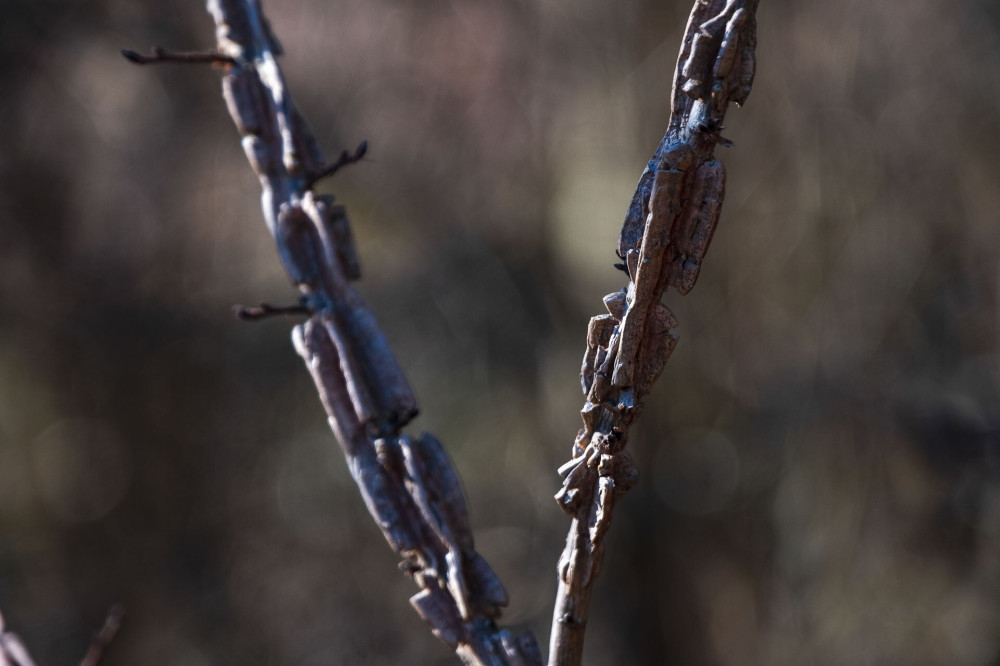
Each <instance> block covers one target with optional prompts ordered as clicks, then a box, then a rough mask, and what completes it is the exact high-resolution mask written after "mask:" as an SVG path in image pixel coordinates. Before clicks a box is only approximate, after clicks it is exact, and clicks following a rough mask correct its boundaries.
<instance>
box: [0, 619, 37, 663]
mask: <svg viewBox="0 0 1000 666" xmlns="http://www.w3.org/2000/svg"><path fill="white" fill-rule="evenodd" d="M0 666H35V662H34V661H32V659H31V655H30V654H28V649H27V648H25V647H24V643H22V642H21V639H20V638H18V637H17V635H15V634H14V633H12V632H9V631H5V630H4V622H3V615H2V614H0Z"/></svg>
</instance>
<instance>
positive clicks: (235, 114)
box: [124, 0, 542, 666]
mask: <svg viewBox="0 0 1000 666" xmlns="http://www.w3.org/2000/svg"><path fill="white" fill-rule="evenodd" d="M208 11H209V13H210V14H211V15H212V17H213V18H214V19H215V27H216V39H217V51H215V52H211V53H204V54H192V53H185V54H176V53H170V52H167V51H164V50H161V49H158V50H156V51H154V53H153V55H152V56H140V55H138V54H135V53H133V52H126V53H125V54H124V55H125V57H126V58H128V59H129V60H130V61H132V62H135V63H137V64H148V63H156V62H186V63H211V64H213V65H215V66H217V67H221V68H222V69H223V77H222V87H223V95H224V97H225V100H226V105H227V106H228V108H229V113H230V115H231V116H232V118H233V121H234V122H235V124H236V127H237V130H238V131H239V133H240V135H241V137H242V143H243V148H244V150H245V152H246V155H247V159H248V160H249V162H250V166H251V167H252V168H253V170H254V172H255V173H256V174H257V176H258V178H259V179H260V184H261V190H262V193H261V206H262V209H263V214H264V220H265V222H266V224H267V227H268V229H269V230H270V232H271V234H272V235H273V237H274V240H275V243H276V245H277V250H278V254H279V256H280V258H281V261H282V263H283V264H284V266H285V269H286V271H287V272H288V275H289V277H290V278H291V280H292V283H293V284H294V285H295V286H296V287H297V288H298V289H299V292H300V294H301V306H297V307H294V308H271V307H269V306H262V307H261V308H259V309H255V310H245V311H241V312H242V314H243V315H244V316H246V317H250V318H254V317H260V316H266V315H267V314H272V313H276V312H297V311H300V310H302V311H304V312H305V313H307V314H308V315H309V318H308V320H307V321H306V322H305V323H303V324H301V325H299V326H296V327H295V328H294V330H293V335H292V338H293V342H294V345H295V349H296V351H297V352H298V353H299V355H300V356H301V357H302V359H303V360H304V361H305V363H306V367H307V368H308V370H309V372H310V374H311V375H312V377H313V380H314V382H315V384H316V388H317V390H318V392H319V396H320V399H321V400H322V403H323V405H324V407H325V408H326V411H327V414H328V416H329V422H330V426H331V428H332V429H333V431H334V433H335V434H336V437H337V440H338V441H339V443H340V446H341V448H342V449H343V452H344V455H345V457H346V458H347V464H348V467H349V469H350V472H351V475H352V476H353V478H354V480H355V482H356V483H357V485H358V488H359V490H360V492H361V495H362V498H363V499H364V502H365V505H366V506H367V507H368V510H369V512H370V513H371V515H372V518H373V519H374V520H375V522H376V524H377V525H378V526H379V528H380V529H381V530H382V533H383V535H384V536H385V539H386V541H388V543H389V545H390V546H391V547H392V548H393V550H395V551H396V553H398V554H399V555H400V556H401V558H402V560H403V561H402V563H401V565H400V567H401V568H402V569H403V571H404V572H405V573H406V574H408V575H409V576H410V577H411V578H412V579H413V580H414V582H415V583H416V584H417V585H418V586H419V587H420V592H418V593H417V594H416V595H414V596H413V597H412V598H411V600H410V602H411V604H412V605H413V607H414V608H415V609H416V611H417V612H418V613H419V614H420V616H421V617H423V618H424V620H426V621H427V622H428V623H429V624H430V625H431V629H432V631H433V632H434V634H435V635H436V636H438V638H440V639H441V640H442V641H444V642H445V643H447V644H448V645H449V646H451V648H452V649H454V650H455V652H456V654H458V655H459V656H460V657H461V658H462V660H463V661H465V662H466V663H467V664H482V665H484V666H485V665H489V666H508V665H509V666H540V665H541V663H542V657H541V653H540V651H539V649H538V646H537V643H536V642H535V639H534V637H533V636H532V635H531V634H530V633H527V632H525V633H522V634H521V635H519V636H514V635H513V634H511V632H510V631H508V630H505V629H500V628H499V627H497V625H496V622H495V621H496V619H497V618H498V617H499V616H500V608H501V607H503V606H506V605H507V593H506V591H505V590H504V587H503V585H502V584H501V583H500V580H499V579H498V578H497V576H496V574H495V573H494V572H493V570H492V569H491V568H490V566H489V565H488V564H487V563H486V561H485V560H484V559H483V558H482V557H481V556H480V555H479V554H478V553H477V552H476V550H475V544H474V543H473V538H472V530H471V527H470V525H469V519H468V512H467V510H466V504H465V497H464V496H463V494H462V490H461V486H460V484H459V481H458V476H457V474H456V473H455V471H454V469H453V467H452V464H451V461H450V460H449V458H448V455H447V454H446V453H445V450H444V448H443V447H442V445H441V443H440V442H438V440H437V439H436V438H435V437H434V436H433V435H430V434H428V433H423V434H422V435H420V436H419V437H411V436H409V435H404V434H402V433H401V429H402V428H403V426H405V425H406V424H407V422H409V421H410V420H411V419H412V418H413V417H414V416H416V414H417V403H416V399H415V397H414V395H413V391H412V390H411V388H410V385H409V382H408V381H407V379H406V376H405V375H404V374H403V371H402V369H401V368H400V366H399V363H398V362H397V360H396V357H395V355H394V354H393V352H392V350H391V349H390V348H389V344H388V342H387V340H386V338H385V336H384V334H383V333H382V331H381V329H379V327H378V324H377V323H376V321H375V317H374V315H373V314H372V312H371V310H370V309H369V308H368V306H367V305H366V304H365V303H364V301H363V300H362V299H361V296H360V295H359V294H358V292H357V291H356V290H355V289H354V288H353V287H352V286H351V284H350V283H351V282H352V281H354V280H357V279H358V278H359V277H360V275H361V268H360V264H359V262H358V259H357V255H356V253H355V250H354V246H353V242H352V239H351V233H350V226H349V223H348V220H347V215H346V212H345V210H344V208H343V207H342V206H339V205H337V204H336V203H335V201H334V199H333V197H331V196H319V195H316V194H315V193H314V192H313V191H312V187H313V185H314V184H315V182H316V181H317V180H318V179H319V178H322V177H324V176H327V175H330V174H332V173H333V172H335V171H336V170H337V169H339V168H341V167H342V166H345V165H347V164H350V163H351V162H353V161H357V160H359V159H361V158H362V157H363V155H364V153H365V151H366V149H367V144H362V145H361V146H359V147H358V149H357V150H356V151H355V152H354V153H353V155H352V154H349V153H347V152H346V151H345V152H344V153H342V154H341V156H340V158H339V159H338V160H336V161H334V162H333V163H332V164H326V163H325V161H324V158H323V155H322V152H321V151H320V149H319V147H318V145H317V143H316V140H315V139H314V137H313V135H312V133H311V132H310V130H309V128H308V127H307V125H306V123H305V121H304V120H303V119H302V117H301V116H300V115H299V113H298V111H297V109H296V108H295V106H294V104H293V103H292V99H291V97H290V95H289V91H288V87H287V85H286V82H285V78H284V75H283V74H282V71H281V68H280V67H279V66H278V61H277V56H279V55H280V54H281V46H280V44H279V43H278V41H277V39H276V38H275V37H274V35H273V33H272V32H271V29H270V26H269V24H268V22H267V19H266V18H265V16H264V14H263V12H262V10H261V6H260V2H259V0H209V1H208Z"/></svg>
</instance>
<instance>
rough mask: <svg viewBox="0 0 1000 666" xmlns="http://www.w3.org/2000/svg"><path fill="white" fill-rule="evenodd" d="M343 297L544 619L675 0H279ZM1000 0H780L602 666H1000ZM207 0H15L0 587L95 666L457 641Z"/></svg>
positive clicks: (298, 659)
mask: <svg viewBox="0 0 1000 666" xmlns="http://www.w3.org/2000/svg"><path fill="white" fill-rule="evenodd" d="M267 6H268V8H269V9H270V14H271V16H272V20H273V24H274V27H275V30H276V32H277V34H278V35H279V37H280V38H281V39H282V40H283V41H284V43H285V46H286V49H287V51H288V55H287V56H286V57H285V58H284V60H283V63H284V66H285V72H286V75H287V76H288V78H289V82H290V85H291V88H292V91H293V94H294V95H295V96H296V99H297V101H298V102H299V104H300V106H301V107H302V109H303V112H304V114H305V115H306V117H307V118H308V119H309V120H310V122H311V123H312V125H313V127H314V129H315V130H316V133H317V136H318V138H319V139H320V141H321V143H322V144H323V146H324V147H325V148H326V149H327V151H328V154H331V155H332V154H335V153H336V152H338V151H339V150H340V149H341V148H344V147H353V146H354V145H355V144H356V143H357V142H358V141H360V140H361V139H363V138H367V139H369V140H370V142H371V151H370V157H369V159H367V160H366V161H365V162H364V163H363V164H361V165H359V166H356V167H353V168H351V169H350V170H349V171H346V172H344V173H343V174H341V175H338V176H336V178H335V179H334V181H333V182H332V183H329V184H325V185H324V186H323V188H324V189H325V190H327V191H334V192H336V194H337V195H338V197H339V199H340V200H341V201H342V202H344V203H345V204H346V205H347V206H348V208H349V211H350V213H351V215H352V219H353V222H354V226H355V232H356V235H357V237H358V242H359V246H360V250H361V253H362V256H363V268H364V269H365V280H364V282H363V283H362V284H361V288H362V291H363V292H364V294H365V296H366V297H367V298H368V299H369V300H370V302H371V303H372V305H373V306H374V308H375V310H376V312H377V313H378V315H379V318H380V320H381V322H382V324H383V325H384V327H385V329H386V331H387V333H388V335H389V337H390V339H391V340H392V342H393V344H394V345H395V347H396V349H397V351H398V353H399V355H400V357H401V360H402V361H403V364H404V366H405V367H406V368H407V370H408V372H409V374H410V376H411V378H412V381H413V383H414V384H415V387H416V389H417V391H418V394H419V396H420V399H421V402H422V407H423V416H421V418H420V419H419V421H418V422H417V423H416V424H415V425H416V427H417V428H426V429H430V430H433V431H434V432H436V433H437V434H438V435H439V436H440V437H441V439H442V440H443V441H444V442H445V443H446V445H448V446H449V448H450V450H451V451H452V452H453V455H454V457H455V460H456V463H457V465H458V467H459V469H460V471H461V473H462V475H463V478H464V480H465V484H466V487H467V489H468V492H469V498H470V503H471V508H472V513H473V519H474V524H475V525H476V527H477V540H478V544H479V545H480V547H481V550H482V551H483V553H484V554H485V555H486V556H487V558H488V559H489V561H490V562H492V563H493V564H494V565H495V567H496V569H497V570H498V571H499V572H500V574H501V576H502V578H503V579H504V581H505V582H506V583H507V585H508V588H509V590H510V593H511V598H512V604H511V607H510V609H509V611H508V612H507V614H506V616H505V617H506V620H507V621H508V622H509V623H510V624H512V625H514V626H517V627H523V626H527V627H530V628H532V629H533V630H535V631H536V633H537V635H538V636H539V637H540V639H541V640H542V641H543V642H544V641H545V640H546V637H547V633H548V622H549V614H550V612H551V604H552V598H553V593H554V588H555V574H554V572H555V562H556V558H557V556H558V552H559V550H560V548H561V544H562V540H563V537H564V534H565V529H566V527H567V521H566V519H565V518H564V516H563V515H561V514H560V513H559V511H558V509H557V508H556V506H555V503H554V502H553V501H552V499H551V497H552V494H553V493H554V491H555V490H556V487H557V484H558V479H557V477H556V475H555V469H556V467H557V466H558V465H559V464H560V463H561V462H562V461H563V460H564V459H565V457H566V456H567V454H568V452H569V447H570V444H571V442H572V439H573V436H574V434H575V433H576V430H577V427H578V423H579V422H578V418H579V417H578V415H577V410H578V409H579V408H580V405H581V395H580V392H579V387H578V380H577V376H576V373H577V370H578V366H579V360H580V358H581V356H582V353H583V346H584V335H585V330H586V324H587V319H588V317H589V316H590V315H591V314H595V313H597V312H599V311H600V310H601V304H600V299H601V297H602V296H603V295H604V294H605V293H608V292H610V291H613V290H616V289H618V288H620V287H621V286H622V284H623V276H622V275H621V274H620V273H618V272H617V271H615V270H613V269H612V267H611V264H612V262H613V261H614V257H613V254H612V248H613V247H614V246H615V242H616V237H617V232H618V225H619V224H620V222H621V218H622V216H623V213H624V210H625V207H626V204H627V202H628V200H629V197H630V196H631V191H632V188H633V187H634V184H635V181H636V179H637V177H638V175H639V172H640V171H641V169H642V166H643V165H644V163H645V161H646V160H647V158H648V156H649V154H650V153H651V152H652V150H653V148H654V146H655V145H656V142H657V141H658V140H659V137H660V135H661V133H662V131H663V129H664V127H665V125H666V118H667V112H668V92H669V85H670V78H671V75H672V71H673V66H674V60H675V58H676V53H677V48H678V43H679V39H680V36H681V32H682V30H683V22H684V20H685V19H686V16H687V13H688V11H689V8H690V7H689V3H688V2H686V1H684V2H680V1H678V2H660V1H655V2H654V1H653V0H618V1H617V2H601V1H598V0H580V1H577V2H560V1H557V0H536V1H528V0H522V1H514V2H499V1H496V0H492V1H486V0H481V1H475V0H467V1H465V2H455V1H450V2H445V1H440V0H433V1H431V0H422V1H420V2H416V1H412V0H411V1H409V2H405V1H402V0H333V1H330V0H327V1H325V2H321V1H320V0H294V1H293V0H284V1H282V2H278V1H276V0H272V1H271V2H270V3H268V5H267ZM998 7H1000V5H997V3H996V2H995V0H968V1H966V2H962V3H954V2H950V1H949V0H908V1H907V2H905V3H903V2H899V3H872V2H868V1H867V0H845V1H844V2H838V3H823V2H813V3H792V2H788V1H787V0H762V2H761V7H760V11H759V22H760V50H759V68H758V78H757V83H756V85H755V88H754V91H753V93H752V95H751V96H750V99H749V102H748V106H747V108H746V109H743V110H734V111H732V112H731V114H730V116H729V118H728V121H727V125H729V128H728V129H727V130H726V135H727V136H728V137H729V138H731V139H733V140H734V141H735V142H736V146H735V148H733V149H720V152H721V153H722V157H723V159H724V160H725V161H726V164H727V166H728V169H729V190H728V194H727V201H726V206H725V208H724V210H723V216H722V222H721V225H720V228H719V231H718V234H717V235H716V240H715V243H714V245H713V247H712V249H711V252H710V253H709V256H708V259H707V261H706V263H705V269H704V271H703V272H702V277H701V281H700V283H699V285H698V288H697V289H695V290H694V291H693V292H692V293H691V294H690V295H689V296H687V297H684V298H681V297H678V296H677V295H676V294H672V295H671V296H670V297H669V300H668V302H669V304H670V306H671V307H672V308H674V310H675V312H676V313H677V316H678V318H679V320H680V322H681V326H680V331H679V332H680V335H681V342H680V344H679V345H678V348H677V351H676V352H675V354H674V357H673V359H672V361H671V363H670V364H669V365H668V367H667V370H666V371H665V373H664V375H663V377H662V378H661V381H660V384H659V385H658V387H657V389H656V390H655V391H654V393H653V394H652V395H651V396H650V398H649V400H648V401H647V408H646V413H645V415H644V417H643V419H642V421H641V425H640V426H639V428H638V430H637V432H636V433H635V436H634V437H633V440H632V443H631V448H632V450H633V451H634V453H635V456H636V458H637V460H638V464H639V467H640V469H641V471H642V474H643V476H642V480H641V482H640V484H639V486H638V487H637V488H636V489H635V490H634V491H633V492H632V493H631V494H630V495H629V496H628V498H627V499H626V500H625V501H624V503H623V504H621V505H620V511H619V512H618V514H617V516H616V520H615V524H614V527H613V529H612V531H611V534H610V537H609V543H608V549H609V555H608V557H607V559H606V562H605V567H604V573H603V577H602V579H601V581H600V583H599V586H598V591H597V594H596V598H595V601H594V609H593V612H592V616H591V629H590V632H589V634H588V657H589V663H591V664H612V663H614V664H664V663H670V664H699V665H700V664H718V665H720V666H722V665H725V666H729V665H733V666H736V665H744V664H745V665H748V666H752V665H758V664H767V665H771V664H774V665H785V664H788V665H792V664H795V665H799V664H816V665H821V666H822V665H827V664H828V665H831V666H833V665H852V666H854V665H861V666H863V665H866V664H871V665H883V664H887V665H894V664H900V665H924V664H926V665H942V666H944V665H948V666H961V665H968V666H973V665H983V666H987V665H991V664H992V665H996V664H1000V551H998V540H1000V407H998V398H1000V356H998V352H1000V349H998V335H1000V290H998V281H1000V225H998V222H1000V213H998V210H1000V163H998V152H1000V9H998ZM211 43H212V26H211V22H210V19H209V18H208V16H207V15H206V14H205V13H204V11H203V7H202V3H201V2H197V1H195V0H191V1H188V2H172V3H166V2H152V1H151V2H136V1H134V0H105V1H103V2H101V1H98V0H90V1H83V0H80V1H67V0H63V1H62V2H56V1H45V0H6V2H4V3H3V20H2V21H0V89H2V91H3V94H2V97H0V145H2V149H0V170H2V171H0V173H2V182H3V187H2V190H0V219H2V222H0V225H2V226H0V229H2V236H0V239H2V242H0V285H2V286H0V608H2V610H3V612H4V614H5V615H6V618H7V621H8V624H9V625H11V627H12V628H13V629H14V630H16V631H18V632H19V633H20V634H21V635H22V636H23V638H24V639H25V640H26V641H27V642H28V643H29V645H30V646H31V648H32V651H33V653H34V655H35V656H36V658H37V659H38V661H39V662H40V663H41V664H46V665H55V664H71V663H75V662H76V660H78V659H79V657H80V656H81V655H82V653H83V651H84V649H85V646H86V644H87V642H88V640H89V635H90V632H91V631H92V630H93V629H94V628H95V627H96V626H97V625H98V624H99V623H100V620H101V618H102V617H103V614H104V612H105V610H106V608H107V607H108V606H109V605H110V603H111V602H113V601H116V600H120V601H122V602H124V604H125V605H126V606H127V608H128V617H127V620H126V624H125V627H124V629H123V631H122V633H121V635H120V638H119V640H118V641H117V642H116V643H115V645H114V647H113V650H112V652H111V653H110V654H109V655H108V659H107V662H106V663H107V664H108V666H113V665H115V664H168V665H170V664H177V665H185V666H189V665H193V666H200V665H202V664H228V663H233V664H235V663H241V664H296V665H298V664H301V665H305V666H314V665H318V664H402V663H415V664H438V663H440V664H446V663H455V661H454V659H453V658H451V657H450V656H449V655H448V653H447V651H446V649H445V648H444V647H443V646H442V645H441V644H439V643H438V642H437V641H436V640H435V639H433V638H432V637H431V636H430V635H429V633H428V632H427V631H426V630H425V628H424V627H423V625H422V624H421V622H420V620H419V619H418V618H417V616H416V615H415V614H414V613H413V612H412V611H411V610H410V608H409V606H408V604H407V602H406V599H407V597H408V595H409V594H411V593H412V591H413V587H412V586H411V584H410V583H409V582H408V581H407V580H406V579H405V578H404V577H403V576H401V575H399V574H398V573H397V572H396V571H395V570H394V567H395V561H394V558H393V556H392V555H391V553H390V552H389V550H388V548H387V547H386V546H385V544H384V542H383V540H382V537H381V536H380V534H379V533H378V532H377V530H376V529H375V527H374V526H373V525H372V523H371V521H370V519H369V518H368V516H367V514H366V512H365V510H364V507H363V505H362V503H361V502H360V499H359V497H358V495H357V493H356V492H355V491H354V489H353V487H352V486H351V482H350V479H349V477H348V476H347V473H346V471H345V468H344V464H343V461H342V459H341V457H340V455H339V451H338V449H337V447H336V445H335V443H334V441H333V439H332V436H331V434H330V433H329V432H328V430H327V428H326V426H325V419H324V417H323V414H322V411H321V409H320V406H319V404H318V401H317V400H316V398H315V396H314V394H313V391H312V387H311V383H310V380H309V378H308V376H307V374H306V373H305V372H304V371H303V368H302V367H301V362H300V361H299V359H298V358H297V357H296V356H295V354H294V353H293V352H292V350H291V348H290V345H289V343H288V330H289V323H288V322H287V321H283V320H276V321H270V322H266V323H261V324H257V325H248V324H242V323H240V322H238V321H236V320H235V319H233V318H232V316H231V314H230V313H229V307H230V306H231V305H232V304H234V303H255V302H258V301H260V300H268V301H273V302H283V301H289V300H291V299H292V298H293V297H294V292H293V290H292V289H290V288H289V287H288V284H287V280H286V278H285V277H284V276H283V274H282V272H281V269H280V267H279V264H278V261H277V259H276V256H275V254H274V251H273V247H272V245H271V243H270V239H269V237H268V235H267V232H266V230H265V229H264V226H263V223H262V221H261V217H260V213H259V210H258V205H257V198H258V186H257V183H256V182H255V179H254V177H253V176H252V174H251V172H250V170H249V168H248V167H247V165H246V164H245V161H244V157H243V155H242V152H241V149H240V147H239V143H238V137H237V134H236V131H235V129H234V128H233V127H232V126H231V124H230V121H229V119H228V117H227V115H226V113H225V109H224V107H223V104H222V102H221V100H220V98H219V93H218V76H217V74H216V73H215V72H213V71H210V70H209V69H208V68H203V69H202V68H182V67H162V68H157V69H145V70H143V69H140V68H136V67H132V66H129V65H128V64H126V63H125V62H124V61H123V60H122V59H121V58H120V56H119V55H118V49H120V48H122V47H135V48H146V47H147V46H148V45H153V44H156V45H162V46H167V47H174V48H199V47H204V46H208V45H210V44H211Z"/></svg>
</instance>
